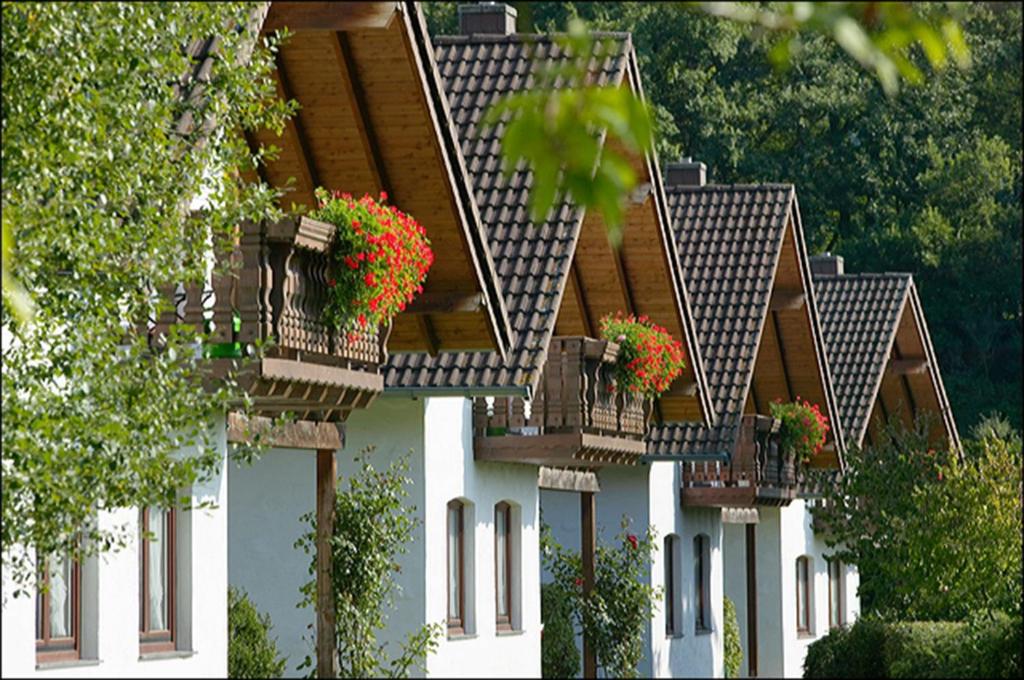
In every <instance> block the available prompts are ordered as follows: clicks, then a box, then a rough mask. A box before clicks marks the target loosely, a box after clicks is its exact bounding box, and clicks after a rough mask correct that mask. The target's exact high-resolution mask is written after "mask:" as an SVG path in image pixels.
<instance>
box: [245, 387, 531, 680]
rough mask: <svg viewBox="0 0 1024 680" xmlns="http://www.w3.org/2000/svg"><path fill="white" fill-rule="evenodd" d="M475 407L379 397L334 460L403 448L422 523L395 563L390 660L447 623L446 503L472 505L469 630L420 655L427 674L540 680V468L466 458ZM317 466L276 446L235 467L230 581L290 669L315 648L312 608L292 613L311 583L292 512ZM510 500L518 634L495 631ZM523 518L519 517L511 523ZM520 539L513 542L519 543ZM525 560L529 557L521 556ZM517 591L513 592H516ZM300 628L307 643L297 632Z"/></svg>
mask: <svg viewBox="0 0 1024 680" xmlns="http://www.w3.org/2000/svg"><path fill="white" fill-rule="evenodd" d="M470 404H471V402H470V401H469V400H467V399H465V398H462V397H444V398H422V399H412V398H410V397H408V396H404V397H390V396H384V397H380V398H378V399H377V400H376V401H375V402H374V404H373V405H372V406H371V407H370V408H369V409H365V410H362V411H356V412H354V413H353V414H352V415H351V416H350V418H349V420H348V422H347V425H346V443H345V449H344V450H343V451H342V452H340V453H339V454H338V456H337V460H338V474H339V476H341V477H344V475H346V474H349V473H351V471H352V470H353V465H354V463H353V455H354V454H355V453H357V452H359V451H361V450H363V449H364V448H365V447H367V446H371V445H372V446H375V447H376V450H375V452H374V454H373V459H374V461H375V465H378V466H384V465H386V464H387V463H388V462H390V461H391V460H394V459H395V458H397V457H399V456H403V455H405V454H407V453H409V452H410V451H411V452H412V453H411V457H410V463H411V465H410V470H409V473H408V474H409V477H410V478H411V479H412V480H413V483H412V485H411V487H410V488H409V492H410V496H409V499H408V502H409V503H410V504H411V505H413V506H414V507H415V508H416V516H417V517H418V519H419V520H420V521H421V524H420V526H418V527H417V529H416V532H415V534H414V538H413V541H412V542H411V544H410V545H409V546H408V552H407V553H406V554H405V555H403V556H401V557H400V558H399V559H398V562H399V564H400V565H401V571H400V572H399V573H398V574H397V576H396V582H397V584H398V585H399V586H400V588H401V591H400V593H399V594H398V595H397V597H396V600H395V608H394V610H393V611H392V612H391V613H390V614H389V620H388V627H387V629H386V630H384V631H383V632H382V634H381V636H380V638H379V640H380V642H384V643H387V644H388V649H389V653H390V654H391V655H397V654H398V648H397V645H399V644H400V643H401V641H404V640H405V638H406V636H407V635H408V634H409V633H410V632H413V631H415V630H416V629H418V628H419V627H420V626H422V625H423V624H425V623H428V622H438V623H443V622H444V621H445V618H446V616H447V600H446V596H447V595H446V594H447V590H446V587H447V586H446V564H447V562H446V559H447V556H446V532H445V527H446V508H447V504H448V501H450V500H452V499H453V498H460V499H462V500H464V501H465V502H467V504H468V507H469V508H471V510H470V511H467V513H466V523H467V532H468V530H469V527H470V526H472V527H473V528H474V531H473V532H472V534H471V535H467V540H466V545H467V550H469V549H470V547H472V550H471V554H468V555H467V559H466V568H467V572H466V573H467V584H466V590H467V598H466V600H467V609H468V610H469V611H470V619H471V621H472V626H473V630H472V632H471V634H470V635H467V636H465V637H462V638H459V639H448V638H447V636H445V637H444V638H443V639H442V640H441V642H440V645H439V647H438V650H437V651H436V653H435V654H433V655H431V656H430V657H428V659H427V670H428V674H432V675H440V676H467V677H473V676H481V675H482V676H539V675H540V590H539V569H538V565H537V559H536V555H537V540H538V521H537V512H538V500H537V499H538V496H537V468H536V467H534V466H527V465H513V464H499V463H483V462H481V463H478V462H476V461H475V460H474V459H473V450H472V428H471V425H472V412H471V406H470ZM315 482H316V465H315V454H313V453H312V452H300V451H287V450H273V451H271V452H269V453H267V454H265V455H264V456H263V458H262V459H261V460H260V461H259V462H257V463H255V464H254V465H253V466H251V467H249V468H244V469H236V468H232V470H231V484H232V506H231V511H232V512H231V520H230V521H231V537H230V546H231V550H230V578H231V583H232V584H233V585H239V586H243V587H245V588H246V589H247V591H248V592H249V594H250V597H252V599H253V600H254V601H255V602H256V603H257V606H258V607H259V608H260V609H261V610H263V611H266V612H268V613H270V615H271V618H272V620H273V622H274V631H273V633H272V634H274V635H276V636H277V638H278V647H279V649H280V650H281V651H282V652H283V653H286V654H288V655H289V657H290V658H289V661H288V667H287V673H288V674H289V675H290V676H297V675H300V674H299V673H298V672H296V671H295V666H297V665H298V663H300V662H301V661H302V659H303V657H304V656H305V655H306V654H311V652H312V647H311V646H310V644H311V642H312V639H313V638H312V630H311V629H309V630H307V626H309V625H311V624H312V623H313V621H314V615H313V611H312V610H311V609H296V608H295V603H297V602H298V601H299V594H298V588H299V586H300V585H301V584H302V583H303V582H305V581H306V580H308V579H309V578H310V577H309V575H308V566H309V557H308V556H306V555H305V554H303V553H301V552H299V551H296V550H294V549H293V548H292V545H293V543H294V541H295V539H296V538H297V537H298V536H299V534H300V532H301V531H303V527H302V525H301V524H300V523H299V521H298V517H299V516H300V515H302V514H303V513H305V512H309V511H311V510H313V508H314V503H315V498H316V489H315ZM499 501H508V502H510V503H511V504H512V505H513V508H514V510H513V533H515V531H516V527H518V528H519V529H518V531H519V534H518V550H517V551H516V550H514V553H515V552H518V555H515V554H514V558H516V557H518V559H516V563H517V564H518V565H519V569H518V573H517V574H515V572H516V571H517V570H515V569H514V570H513V571H514V575H515V576H518V578H517V579H516V578H514V584H515V582H516V581H518V597H517V598H515V600H514V603H513V610H514V611H513V615H514V620H515V621H516V622H517V623H518V624H519V628H520V631H521V632H516V633H513V634H501V635H499V634H497V632H496V630H495V622H494V621H495V613H494V610H495V602H494V533H493V532H494V526H493V522H494V517H493V511H494V505H495V504H496V503H498V502H499ZM517 519H518V521H517ZM514 543H515V539H514ZM524 556H525V557H526V559H524ZM514 592H515V591H514ZM303 634H306V636H307V637H308V640H309V642H307V641H304V640H303V639H302V637H303Z"/></svg>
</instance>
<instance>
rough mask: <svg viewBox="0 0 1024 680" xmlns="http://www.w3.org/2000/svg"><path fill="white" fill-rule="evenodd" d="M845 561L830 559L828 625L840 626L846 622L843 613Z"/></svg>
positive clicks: (830, 626)
mask: <svg viewBox="0 0 1024 680" xmlns="http://www.w3.org/2000/svg"><path fill="white" fill-rule="evenodd" d="M845 599H846V598H844V597H843V563H842V562H840V561H839V560H829V561H828V627H829V628H839V627H840V626H842V625H843V623H845V618H846V617H845V616H844V615H843V604H844V600H845Z"/></svg>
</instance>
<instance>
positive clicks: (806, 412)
mask: <svg viewBox="0 0 1024 680" xmlns="http://www.w3.org/2000/svg"><path fill="white" fill-rule="evenodd" d="M768 407H769V409H770V411H771V414H772V417H773V418H778V419H779V420H781V421H782V427H781V430H780V432H779V438H780V442H779V443H780V446H781V447H782V450H783V451H793V452H795V453H796V457H797V460H799V461H801V462H803V463H809V462H810V461H811V457H813V456H814V455H816V454H817V453H818V452H819V451H821V447H822V446H824V445H825V435H826V434H828V431H829V425H828V418H826V417H825V416H824V415H823V414H822V413H821V409H820V408H819V407H818V405H817V404H812V403H810V402H809V401H807V400H805V399H801V398H800V397H797V398H796V401H792V402H788V403H783V402H782V401H774V402H772V403H771V404H769V405H768Z"/></svg>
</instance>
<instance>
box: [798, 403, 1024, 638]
mask: <svg viewBox="0 0 1024 680" xmlns="http://www.w3.org/2000/svg"><path fill="white" fill-rule="evenodd" d="M929 423H930V421H929V420H928V419H925V418H922V419H919V421H918V423H917V426H916V427H915V428H914V429H911V430H907V429H905V428H904V427H903V426H902V425H901V424H900V423H899V422H897V421H893V422H891V423H889V424H888V425H887V426H886V428H885V429H884V431H883V432H882V433H881V435H880V438H879V441H878V442H877V444H876V445H875V446H873V447H868V448H864V449H856V448H854V449H852V450H849V451H848V452H847V454H846V458H845V460H846V470H845V472H844V474H843V475H842V477H841V478H840V479H839V480H838V482H837V483H836V484H835V485H834V486H826V487H825V498H826V501H827V502H826V503H825V504H823V505H817V506H815V507H814V508H812V512H813V513H814V516H815V518H816V519H817V520H820V521H821V522H822V524H823V525H824V526H825V527H826V529H827V532H826V534H825V537H826V542H827V544H828V545H829V546H830V547H831V548H833V549H834V550H835V554H836V556H837V557H839V559H841V560H843V561H844V562H848V563H852V564H856V565H857V566H858V568H859V570H860V578H861V580H860V589H859V594H860V597H861V604H862V607H863V608H864V609H865V610H866V611H877V612H879V613H881V614H884V615H888V616H891V617H893V618H896V617H898V618H903V619H918V620H949V621H958V620H964V619H966V618H968V617H969V616H971V614H972V613H974V612H977V611H988V610H1000V611H1004V612H1007V613H1008V614H1010V615H1012V616H1015V617H1019V616H1020V611H1021V609H1020V607H1021V595H1022V593H1021V568H1022V565H1021V552H1022V544H1021V532H1022V525H1021V482H1020V470H1021V460H1022V459H1021V444H1020V438H1019V437H1013V438H1010V439H1009V440H1007V439H1002V438H1000V437H998V436H995V435H989V436H987V437H985V438H984V439H982V440H980V441H974V442H968V445H967V447H966V448H967V449H968V450H969V451H971V453H970V455H968V456H965V457H964V459H963V460H961V459H960V457H959V456H958V455H957V454H956V453H954V452H951V451H947V450H943V449H935V448H932V446H931V445H930V444H929V438H928V436H927V433H928V431H929Z"/></svg>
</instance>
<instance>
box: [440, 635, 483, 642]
mask: <svg viewBox="0 0 1024 680" xmlns="http://www.w3.org/2000/svg"><path fill="white" fill-rule="evenodd" d="M477 637H479V636H478V635H477V634H476V633H448V640H449V641H451V642H455V641H457V640H475V639H477Z"/></svg>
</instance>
